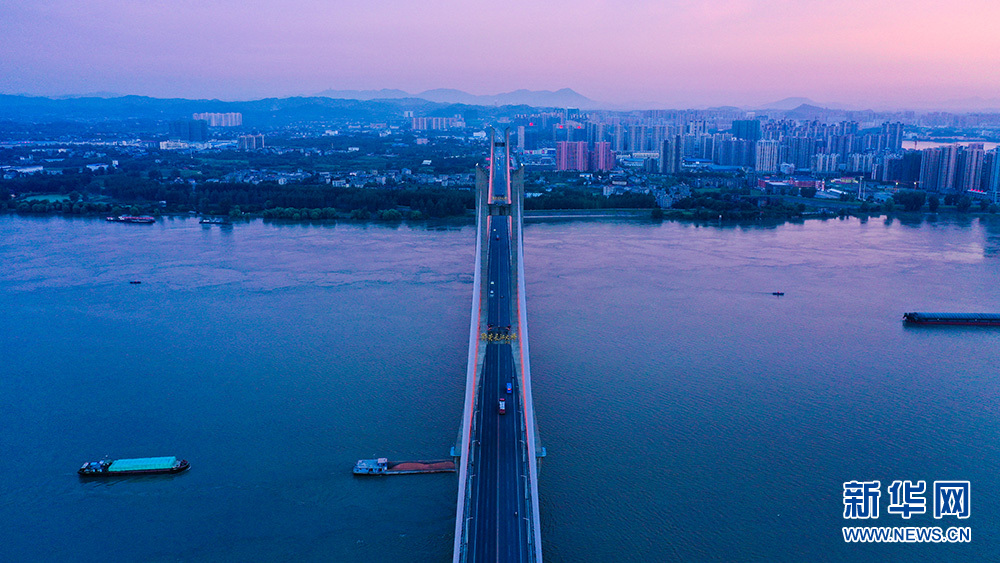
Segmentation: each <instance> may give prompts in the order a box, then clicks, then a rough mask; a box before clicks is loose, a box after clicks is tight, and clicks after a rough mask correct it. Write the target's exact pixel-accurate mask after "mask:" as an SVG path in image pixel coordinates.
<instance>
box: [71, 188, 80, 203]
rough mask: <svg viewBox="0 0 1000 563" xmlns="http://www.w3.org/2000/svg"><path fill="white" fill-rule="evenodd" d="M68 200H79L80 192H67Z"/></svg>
mask: <svg viewBox="0 0 1000 563" xmlns="http://www.w3.org/2000/svg"><path fill="white" fill-rule="evenodd" d="M69 200H70V201H72V202H73V203H76V202H78V201H80V192H78V191H76V190H73V191H71V192H69Z"/></svg>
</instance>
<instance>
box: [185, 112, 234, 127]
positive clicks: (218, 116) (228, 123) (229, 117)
mask: <svg viewBox="0 0 1000 563" xmlns="http://www.w3.org/2000/svg"><path fill="white" fill-rule="evenodd" d="M191 119H200V120H202V121H207V122H208V126H209V127H239V126H240V125H243V114H242V113H238V112H230V113H196V114H194V115H193V116H191Z"/></svg>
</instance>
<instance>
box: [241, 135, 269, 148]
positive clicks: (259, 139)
mask: <svg viewBox="0 0 1000 563" xmlns="http://www.w3.org/2000/svg"><path fill="white" fill-rule="evenodd" d="M262 148H264V134H263V133H260V134H257V135H240V136H239V138H238V139H237V140H236V149H237V150H241V151H252V150H256V149H262Z"/></svg>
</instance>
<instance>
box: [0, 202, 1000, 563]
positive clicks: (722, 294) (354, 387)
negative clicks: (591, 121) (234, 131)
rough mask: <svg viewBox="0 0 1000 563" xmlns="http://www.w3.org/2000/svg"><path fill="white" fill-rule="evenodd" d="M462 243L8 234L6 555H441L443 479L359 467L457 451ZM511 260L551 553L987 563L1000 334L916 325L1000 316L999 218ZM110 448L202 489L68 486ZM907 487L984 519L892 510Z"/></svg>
mask: <svg viewBox="0 0 1000 563" xmlns="http://www.w3.org/2000/svg"><path fill="white" fill-rule="evenodd" d="M474 237H475V230H474V228H473V227H471V226H465V225H434V226H430V227H426V226H407V225H402V226H399V227H385V226H374V225H367V226H366V225H355V224H345V223H337V224H329V225H298V224H296V225H287V224H285V225H281V224H265V223H262V222H260V221H258V222H254V223H249V224H238V225H235V226H233V227H229V228H220V227H218V226H202V225H199V224H198V223H197V222H196V221H195V220H193V219H170V218H167V219H163V220H161V221H160V222H158V223H157V224H155V225H151V226H145V225H127V224H108V223H105V222H103V221H98V220H90V219H74V220H67V219H61V218H25V217H17V216H9V215H8V216H2V217H0V264H2V268H0V311H3V315H0V359H2V361H0V456H2V459H3V462H4V463H3V466H4V470H3V471H4V478H3V479H2V480H0V540H2V541H0V560H2V561H92V560H99V559H103V558H107V557H109V556H110V557H112V558H113V559H114V560H116V561H157V562H158V561H198V562H200V561H274V560H289V561H445V560H449V559H450V556H451V549H452V533H453V526H454V520H453V519H454V511H455V494H456V478H455V476H454V475H451V474H443V475H418V476H408V477H387V478H355V477H353V476H352V475H351V472H350V469H351V466H352V465H353V463H354V461H355V460H356V459H358V458H361V457H375V456H388V457H390V458H397V459H400V458H436V457H447V454H448V451H449V448H450V447H451V445H452V444H453V443H454V441H455V439H456V435H457V430H458V425H459V419H460V416H461V410H462V406H463V405H462V401H463V396H464V395H463V386H464V382H465V371H464V370H465V362H466V354H467V348H466V347H467V342H468V322H469V319H468V314H469V304H470V299H471V291H472V279H473V278H472V268H473V260H474V256H473V254H474ZM525 267H526V275H527V292H528V319H529V325H530V335H531V350H532V358H531V360H532V374H533V377H534V382H533V389H534V393H535V395H534V399H535V408H536V411H537V416H538V427H539V432H540V437H541V439H542V442H543V445H545V446H546V448H547V451H548V456H547V457H546V458H545V459H544V460H543V461H542V463H541V465H540V472H541V473H540V477H539V482H540V486H539V490H540V495H541V515H542V526H543V530H542V533H543V541H544V546H543V547H544V553H545V557H546V560H548V561H566V562H582V561H595V562H603V561H636V560H647V561H751V560H752V561H844V560H857V561H943V560H944V561H957V560H964V561H987V560H997V555H996V554H997V553H998V541H1000V533H998V524H1000V495H998V488H997V485H998V477H997V473H996V470H995V468H996V460H997V459H998V454H1000V447H998V443H1000V442H998V440H1000V422H998V417H1000V415H998V413H1000V379H998V377H997V376H998V372H997V368H998V366H1000V330H996V329H963V328H957V329H956V328H936V329H934V328H925V329H913V328H906V327H904V326H903V325H902V324H901V323H900V317H901V315H902V313H903V312H905V311H910V310H924V311H1000V221H993V222H989V221H987V220H982V221H980V220H978V219H943V218H942V219H939V220H937V221H911V222H907V223H901V222H900V221H899V220H892V221H886V220H882V219H878V220H876V219H872V220H868V221H866V222H862V221H860V220H858V219H845V220H828V221H809V222H806V223H804V224H785V225H779V226H773V227H730V226H723V227H705V226H696V225H692V224H682V223H671V222H664V223H647V222H628V221H621V222H615V221H552V222H533V223H529V224H527V225H526V227H525ZM131 280H138V281H142V284H137V285H133V284H130V283H129V281H131ZM773 291H783V292H785V295H784V296H783V297H780V298H779V297H775V296H773V295H771V292H773ZM104 455H110V456H111V457H145V456H161V455H177V456H181V457H184V458H186V459H188V460H190V461H191V465H192V468H191V470H190V471H188V472H186V473H184V474H180V475H177V476H167V477H162V476H161V477H146V478H123V479H118V480H110V481H96V482H94V481H81V480H80V479H79V478H77V476H76V474H75V471H76V469H77V467H79V465H80V464H81V463H82V462H83V461H86V460H91V459H97V458H100V457H101V456H104ZM906 479H908V480H913V481H916V480H925V481H926V482H927V484H928V487H930V486H931V483H932V482H933V481H935V480H967V481H970V483H971V500H972V502H971V505H970V506H971V517H970V518H969V519H967V520H961V521H959V520H957V519H955V518H954V517H945V519H941V520H935V519H934V518H933V517H932V516H931V512H932V508H931V507H932V506H933V505H932V500H931V498H930V496H931V495H927V507H928V509H927V510H928V512H927V514H923V515H916V516H914V517H913V518H911V519H910V520H909V521H907V520H903V519H902V518H901V517H899V516H898V515H892V514H887V513H886V506H887V505H888V500H889V499H888V492H887V487H888V484H889V483H890V482H892V481H894V480H906ZM851 480H879V481H880V482H881V484H882V488H881V490H882V501H881V511H880V518H879V519H878V520H877V521H848V520H844V519H843V512H844V504H843V494H842V488H843V483H844V482H846V481H851ZM855 524H863V525H879V526H904V525H905V526H945V527H946V526H957V525H962V526H969V527H971V528H972V538H973V541H972V543H970V544H956V545H947V544H934V545H932V544H909V545H904V544H895V545H888V544H884V545H855V544H845V543H844V541H843V539H842V535H841V528H842V527H843V526H847V525H855Z"/></svg>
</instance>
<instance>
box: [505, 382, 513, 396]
mask: <svg viewBox="0 0 1000 563" xmlns="http://www.w3.org/2000/svg"><path fill="white" fill-rule="evenodd" d="M507 392H508V393H513V392H514V386H513V385H511V383H510V382H509V381H508V382H507Z"/></svg>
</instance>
